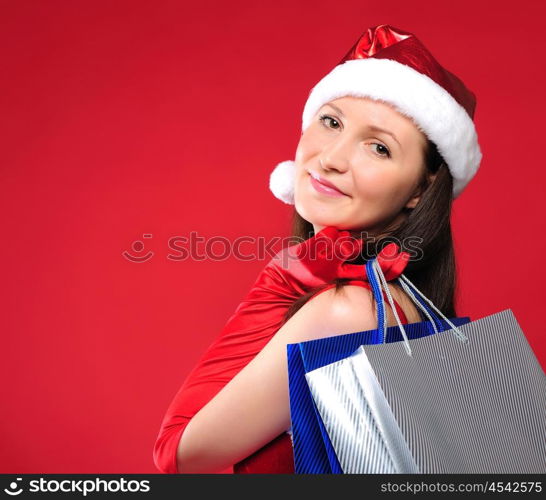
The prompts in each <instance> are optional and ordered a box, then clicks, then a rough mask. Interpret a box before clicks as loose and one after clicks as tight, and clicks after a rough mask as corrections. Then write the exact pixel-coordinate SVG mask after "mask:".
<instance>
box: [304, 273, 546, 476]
mask: <svg viewBox="0 0 546 500" xmlns="http://www.w3.org/2000/svg"><path fill="white" fill-rule="evenodd" d="M408 282H409V280H408ZM406 328H407V327H406ZM408 337H409V336H408ZM305 377H306V380H307V382H308V384H309V388H310V391H311V394H312V397H313V401H314V403H315V404H316V409H317V412H318V414H319V415H320V419H321V422H323V425H324V428H325V432H326V433H327V435H328V437H329V439H330V443H331V446H332V448H333V450H334V453H335V456H336V458H337V459H338V461H339V466H340V468H341V470H342V471H343V472H344V473H383V474H386V473H427V474H430V473H436V474H437V473H496V474H501V473H502V474H507V473H510V474H515V473H545V472H546V418H545V417H546V376H545V374H544V372H543V370H542V368H541V366H540V364H539V362H538V360H537V359H536V357H535V355H534V353H533V351H532V349H531V347H530V346H529V344H528V343H527V340H526V338H525V335H524V333H523V331H522V329H521V327H520V325H519V324H518V322H517V320H516V318H515V316H514V313H513V312H512V311H511V310H510V309H506V310H504V311H500V312H498V313H496V314H492V315H489V316H486V317H484V318H481V319H479V320H476V321H472V322H467V323H466V324H462V325H454V327H452V328H451V329H448V330H445V331H443V332H438V333H436V334H434V335H428V336H421V337H419V338H417V337H414V338H407V339H404V340H403V341H402V342H396V343H385V344H382V345H366V344H364V343H363V344H362V345H361V346H359V347H358V349H356V350H355V352H353V353H352V354H351V355H350V356H347V357H346V358H344V359H341V360H338V361H336V362H333V363H330V364H328V365H323V366H321V367H318V368H316V369H314V370H309V371H308V372H307V373H306V375H305Z"/></svg>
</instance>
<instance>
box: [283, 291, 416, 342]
mask: <svg viewBox="0 0 546 500" xmlns="http://www.w3.org/2000/svg"><path fill="white" fill-rule="evenodd" d="M389 290H390V291H391V295H392V297H393V299H394V300H395V301H396V302H398V304H399V305H400V307H401V308H402V310H403V311H404V314H405V315H406V317H407V319H408V322H409V323H414V322H419V321H421V317H420V315H419V313H418V311H417V309H416V307H415V305H414V304H413V302H412V301H411V300H410V299H409V298H408V297H407V295H406V294H405V292H404V291H403V290H402V289H401V288H400V287H398V286H397V285H395V284H393V283H389ZM385 304H386V314H387V325H388V326H395V325H396V324H397V323H396V319H395V317H394V314H393V312H392V310H391V308H390V307H389V306H388V303H385ZM376 307H377V306H376V304H375V301H374V300H373V294H372V292H371V291H370V290H369V289H368V288H365V287H362V286H357V285H345V286H343V287H341V288H340V289H339V290H336V289H335V288H330V289H328V290H326V291H324V292H321V293H319V294H317V295H315V296H313V297H312V298H311V299H310V300H309V301H307V302H306V303H305V304H304V305H303V306H302V307H301V308H300V309H299V310H298V311H297V312H296V313H295V314H294V316H292V317H291V318H290V319H289V320H288V321H287V322H286V323H285V324H284V325H283V327H282V328H281V329H280V330H279V332H278V333H279V334H280V335H284V336H286V339H287V342H302V341H305V340H312V339H317V338H323V337H332V336H334V335H343V334H346V333H354V332H363V331H367V330H372V329H375V328H377V314H376Z"/></svg>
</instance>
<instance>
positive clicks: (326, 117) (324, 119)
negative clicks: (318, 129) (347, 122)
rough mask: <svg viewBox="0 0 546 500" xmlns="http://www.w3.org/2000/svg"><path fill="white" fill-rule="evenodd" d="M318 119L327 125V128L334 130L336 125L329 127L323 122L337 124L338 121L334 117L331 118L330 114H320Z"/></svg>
mask: <svg viewBox="0 0 546 500" xmlns="http://www.w3.org/2000/svg"><path fill="white" fill-rule="evenodd" d="M319 121H321V122H322V124H323V125H324V126H325V127H327V128H333V129H334V130H335V129H336V128H337V127H330V126H329V125H326V124H325V123H326V122H328V123H330V125H332V124H337V125H338V126H339V122H338V121H337V120H336V119H335V118H332V117H331V116H329V115H320V116H319Z"/></svg>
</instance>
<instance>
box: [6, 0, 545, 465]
mask: <svg viewBox="0 0 546 500" xmlns="http://www.w3.org/2000/svg"><path fill="white" fill-rule="evenodd" d="M482 4H483V5H482ZM539 4H540V2H538V1H537V2H525V1H523V2H519V3H518V5H517V8H513V6H512V5H511V4H510V3H508V4H505V6H502V7H501V6H500V5H502V4H497V5H495V7H494V9H491V7H490V5H493V4H491V3H490V2H483V3H480V2H476V1H474V0H472V1H466V0H464V1H459V2H456V3H455V4H453V5H452V6H449V4H448V3H446V2H437V1H426V2H416V1H413V2H407V1H406V0H401V1H398V0H397V1H394V0H391V1H389V2H384V3H381V2H379V3H377V4H376V3H372V2H362V1H339V2H334V3H332V2H331V1H317V0H313V1H302V2H294V1H284V0H280V1H276V2H272V3H267V2H266V3H263V2H254V1H241V2H235V3H229V2H220V1H219V2H210V1H201V2H191V5H190V3H186V2H180V1H165V0H160V1H155V2H144V1H134V0H133V1H115V2H111V1H97V0H93V1H84V2H72V1H68V0H67V1H50V2H42V1H39V0H35V1H30V0H27V1H24V2H2V3H1V6H0V8H1V13H0V23H1V29H0V37H1V38H2V40H1V43H0V47H2V72H3V77H2V83H1V85H2V89H1V92H0V101H1V108H2V110H3V111H2V120H1V125H0V126H1V128H2V130H1V133H0V141H2V145H1V148H0V151H1V155H2V161H1V167H0V169H1V170H0V172H1V180H2V191H3V194H2V197H1V202H0V203H1V204H2V210H1V213H2V215H3V223H2V227H3V228H4V229H3V243H2V250H1V251H2V263H3V264H4V266H3V268H4V271H3V286H2V295H3V296H2V304H3V306H4V307H3V314H2V319H3V321H2V323H3V328H2V330H3V331H2V344H3V349H2V351H3V353H2V354H3V356H2V363H1V364H0V366H1V370H2V373H1V375H2V376H1V380H2V394H1V397H2V411H1V412H0V441H1V446H0V450H1V452H0V471H1V472H3V473H61V472H66V473H150V472H151V473H153V472H157V470H156V469H155V467H154V465H153V461H152V448H153V444H154V441H155V438H156V435H157V432H158V430H159V425H160V421H161V419H162V417H163V414H164V412H165V410H166V408H167V405H168V404H169V403H170V401H171V399H172V397H173V396H174V394H175V393H176V391H177V390H178V388H179V386H180V384H181V383H182V382H183V380H184V378H185V376H186V375H187V374H188V372H189V370H190V369H191V368H192V366H193V365H194V363H195V362H196V361H197V359H198V357H199V356H200V355H201V354H202V352H203V351H204V349H205V348H206V347H207V346H208V345H209V343H210V342H211V341H212V339H213V338H214V336H215V335H216V334H217V333H218V332H219V330H220V329H221V328H222V326H223V325H224V323H225V322H226V320H227V318H228V316H229V315H230V314H231V313H232V312H233V310H234V309H235V307H236V306H237V304H238V303H239V302H240V300H241V299H242V297H243V296H244V294H245V293H246V292H247V291H248V289H249V287H250V286H251V284H252V283H253V281H254V279H255V277H256V275H257V274H258V272H259V271H260V269H261V268H262V267H263V266H264V265H265V261H263V260H253V261H247V262H245V261H241V260H238V259H236V258H233V257H232V258H229V259H227V260H220V261H213V260H210V259H209V260H205V261H192V260H184V261H174V260H170V259H168V258H167V254H168V253H169V250H168V248H167V242H168V240H169V238H171V237H173V236H189V234H190V232H191V231H196V232H198V233H199V235H201V236H204V237H211V236H215V235H221V236H225V237H227V238H229V239H230V240H232V239H234V238H236V237H238V236H242V235H249V236H254V237H260V236H261V237H264V238H265V239H266V240H268V239H270V238H272V237H274V236H286V235H287V234H288V232H289V221H290V214H291V210H292V209H291V207H289V206H288V205H284V204H283V203H281V202H279V201H278V200H276V199H275V198H274V197H273V195H272V194H271V193H270V192H269V189H268V180H269V174H270V172H271V170H272V169H273V167H274V165H275V164H276V163H278V162H279V161H282V160H288V159H293V154H294V151H295V147H296V145H297V141H298V138H299V132H300V127H301V113H302V110H303V104H304V103H305V99H306V97H307V94H308V92H309V90H310V88H311V87H312V85H314V84H315V83H316V82H317V81H318V80H319V79H320V78H322V77H323V76H324V75H325V74H326V73H327V72H328V71H330V70H331V69H332V68H333V66H334V65H335V64H336V63H337V61H338V60H339V59H340V58H341V57H342V56H343V55H344V54H345V52H346V51H347V50H348V49H349V48H350V47H351V46H352V45H353V43H354V42H355V41H356V39H357V38H358V36H359V35H360V34H361V33H362V32H363V31H364V30H365V29H366V28H368V27H370V26H374V25H377V24H382V23H388V24H392V25H394V26H396V27H399V28H401V29H404V30H408V31H411V32H413V33H415V34H416V35H417V36H418V37H419V38H420V39H421V41H423V43H424V44H425V45H427V46H428V47H429V48H430V49H431V51H432V52H433V54H434V55H435V56H436V57H437V59H438V60H439V61H440V62H441V63H442V64H444V65H445V67H446V68H448V69H450V70H451V71H453V72H454V73H455V74H457V75H459V76H460V77H461V78H462V79H463V80H464V81H465V83H466V84H467V85H468V86H469V88H471V89H472V90H473V91H474V92H475V93H476V94H477V96H478V105H477V111H476V126H477V129H478V133H479V137H480V144H481V147H482V150H483V153H484V159H483V162H482V166H481V170H480V171H479V173H478V174H477V176H476V177H475V179H474V180H473V181H472V183H470V185H469V186H468V188H467V189H466V191H465V192H464V193H463V194H462V196H461V197H460V198H459V199H458V200H457V201H456V202H455V211H454V217H453V222H454V233H455V240H456V251H457V258H458V265H459V277H460V290H461V295H460V297H459V300H458V307H459V313H460V314H466V315H469V316H471V317H472V318H473V319H478V318H479V317H482V316H485V315H488V314H492V313H494V312H497V311H500V310H503V309H506V308H511V309H512V310H513V311H514V313H515V314H516V316H517V318H518V320H519V322H520V324H521V326H522V328H523V329H524V331H525V332H526V335H527V338H528V340H529V343H530V344H531V346H532V348H533V349H534V351H535V353H536V355H537V357H538V358H539V360H540V361H541V363H542V365H543V366H545V365H546V342H545V340H544V336H543V331H544V327H543V326H542V324H541V316H542V312H543V307H544V306H543V304H542V298H543V292H542V290H543V283H544V272H543V270H542V268H541V266H540V264H539V263H540V258H539V256H540V255H543V254H544V250H545V248H544V247H545V241H546V240H545V237H544V225H543V221H542V217H543V211H542V204H543V196H544V188H543V185H544V181H545V177H546V173H545V169H544V168H543V165H542V163H543V161H542V152H543V151H542V149H543V148H542V147H543V145H544V137H543V134H544V127H543V125H542V119H543V116H544V99H543V82H544V77H545V74H544V71H545V70H544V65H543V64H542V59H543V58H542V55H541V54H542V53H543V51H544V49H545V48H546V47H545V44H544V39H543V25H542V20H543V19H544V12H539V9H541V7H539ZM147 233H148V234H152V238H150V239H147V240H143V234H147ZM136 240H141V241H144V243H145V249H144V250H143V251H142V252H141V253H146V252H147V251H148V250H152V251H153V252H154V256H153V257H152V258H151V259H150V260H148V261H147V262H145V263H140V264H136V263H133V262H130V261H129V260H127V259H125V258H124V257H123V256H122V252H123V251H124V250H129V249H130V247H131V244H132V243H133V242H134V241H136Z"/></svg>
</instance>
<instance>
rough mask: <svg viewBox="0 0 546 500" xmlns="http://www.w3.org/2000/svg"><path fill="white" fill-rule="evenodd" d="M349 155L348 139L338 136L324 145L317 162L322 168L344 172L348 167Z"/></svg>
mask: <svg viewBox="0 0 546 500" xmlns="http://www.w3.org/2000/svg"><path fill="white" fill-rule="evenodd" d="M349 157H350V152H349V143H348V141H344V140H343V139H341V138H338V139H336V140H333V141H332V142H330V143H329V144H328V145H326V146H325V147H324V149H323V150H322V153H321V154H320V156H319V163H320V166H321V167H322V168H323V169H324V170H337V171H338V172H346V171H347V170H348V169H349V167H350V162H349Z"/></svg>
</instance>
